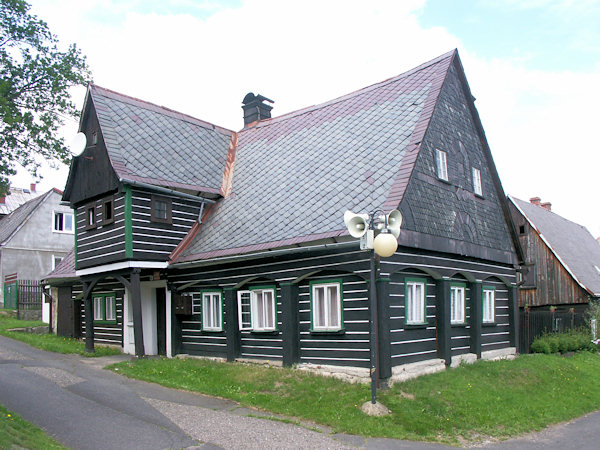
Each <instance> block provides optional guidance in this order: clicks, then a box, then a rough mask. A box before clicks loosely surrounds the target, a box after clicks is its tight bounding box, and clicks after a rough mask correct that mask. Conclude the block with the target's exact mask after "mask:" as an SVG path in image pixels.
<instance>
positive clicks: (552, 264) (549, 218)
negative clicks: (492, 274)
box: [509, 196, 600, 308]
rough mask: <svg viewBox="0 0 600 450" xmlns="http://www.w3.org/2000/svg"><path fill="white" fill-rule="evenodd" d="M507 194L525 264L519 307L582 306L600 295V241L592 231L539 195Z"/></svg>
mask: <svg viewBox="0 0 600 450" xmlns="http://www.w3.org/2000/svg"><path fill="white" fill-rule="evenodd" d="M509 199H510V210H511V213H512V215H513V221H514V223H515V225H516V227H517V230H518V233H519V240H520V241H521V246H522V248H523V251H524V254H525V255H524V257H525V263H526V266H525V267H526V270H525V271H524V275H523V280H522V283H521V284H520V288H519V306H520V307H525V306H529V307H531V308H535V307H539V306H548V305H554V306H559V305H566V307H569V308H570V307H578V306H579V307H582V306H585V305H586V304H587V303H588V302H589V301H590V300H591V299H598V298H600V245H598V242H597V241H596V240H595V239H594V237H593V236H592V235H591V234H590V232H589V231H588V230H587V229H586V228H585V227H584V226H582V225H579V224H576V223H574V222H571V221H570V220H567V219H565V218H564V217H561V216H559V215H558V214H556V213H553V212H552V211H551V204H550V203H549V202H545V203H542V202H541V199H540V198H539V197H533V198H531V199H530V201H529V202H526V201H523V200H519V199H518V198H515V197H512V196H510V197H509Z"/></svg>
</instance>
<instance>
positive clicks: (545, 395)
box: [111, 352, 600, 444]
mask: <svg viewBox="0 0 600 450" xmlns="http://www.w3.org/2000/svg"><path fill="white" fill-rule="evenodd" d="M111 369H112V370H114V371H116V372H117V373H120V374H123V375H126V376H129V377H132V378H137V379H141V380H146V381H151V382H155V383H159V384H162V385H164V386H169V387H173V388H178V389H186V390H190V391H197V392H202V393H205V394H209V395H213V396H218V397H223V398H228V399H232V400H235V401H238V402H240V403H241V404H242V405H245V406H250V407H254V408H259V409H262V410H267V411H271V412H274V413H278V414H283V415H286V416H289V417H296V418H298V419H303V420H310V421H314V422H317V423H320V424H324V425H328V426H331V427H332V428H333V430H334V431H335V432H344V433H351V434H359V435H363V436H379V437H391V438H400V439H411V440H427V441H440V442H446V443H451V444H465V443H468V442H481V441H484V440H486V439H506V438H509V437H511V436H516V435H518V434H522V433H525V432H528V431H534V430H540V429H542V428H544V427H545V426H547V425H550V424H553V423H557V422H562V421H566V420H569V419H573V418H575V417H579V416H581V415H583V414H585V413H587V412H590V411H594V410H597V409H600V381H599V380H598V377H597V375H598V373H600V356H598V355H597V354H594V353H589V352H582V353H578V354H575V355H574V356H571V357H561V356H556V355H541V354H537V355H523V356H520V357H519V358H517V359H516V360H513V361H479V362H477V363H476V364H473V365H465V366H461V367H458V368H456V369H452V370H447V371H445V372H440V373H437V374H433V375H427V376H423V377H420V378H417V379H414V380H410V381H407V382H404V383H401V384H396V385H394V386H393V387H392V388H391V389H390V390H387V391H380V392H379V393H378V400H379V401H381V402H382V403H383V404H384V405H386V406H387V407H388V408H389V409H390V410H391V411H392V414H391V415H389V416H386V417H369V416H366V415H365V414H363V413H362V412H361V410H360V406H361V404H362V403H364V402H365V401H368V400H370V398H371V397H370V389H369V386H368V385H359V384H349V383H344V382H341V381H339V380H336V379H332V378H325V377H320V376H316V375H312V374H308V373H305V372H302V371H298V370H293V369H287V368H276V367H265V366H262V365H248V364H241V363H219V362H214V361H207V360H199V359H164V358H163V359H139V360H136V361H131V362H122V363H118V364H115V365H113V366H111Z"/></svg>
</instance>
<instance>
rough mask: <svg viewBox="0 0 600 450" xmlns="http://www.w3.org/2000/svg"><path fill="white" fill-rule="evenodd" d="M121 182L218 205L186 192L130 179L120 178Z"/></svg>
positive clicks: (213, 201)
mask: <svg viewBox="0 0 600 450" xmlns="http://www.w3.org/2000/svg"><path fill="white" fill-rule="evenodd" d="M119 182H120V183H123V184H128V185H130V186H136V187H140V188H144V189H148V190H151V191H155V192H160V193H161V194H168V195H172V196H175V197H181V198H185V199H187V200H195V201H197V202H203V203H209V204H213V203H216V201H215V200H210V199H208V198H204V197H199V196H197V195H192V194H186V193H184V192H179V191H175V190H173V189H167V188H164V187H160V186H154V185H153V184H148V183H143V182H141V181H135V180H130V179H128V178H119Z"/></svg>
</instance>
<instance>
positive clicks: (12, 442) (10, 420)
mask: <svg viewBox="0 0 600 450" xmlns="http://www.w3.org/2000/svg"><path fill="white" fill-rule="evenodd" d="M15 448H32V449H38V448H39V449H55V448H56V449H64V448H66V447H63V446H62V445H60V444H59V443H58V442H56V441H55V440H54V439H52V438H51V437H49V436H47V435H46V434H45V433H44V432H43V431H42V430H41V429H39V428H38V427H36V426H35V425H32V424H30V423H29V422H27V421H26V420H23V419H22V418H21V417H19V416H18V415H17V414H15V413H13V412H11V411H8V410H7V409H5V408H3V407H2V406H0V449H15Z"/></svg>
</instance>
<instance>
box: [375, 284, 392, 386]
mask: <svg viewBox="0 0 600 450" xmlns="http://www.w3.org/2000/svg"><path fill="white" fill-rule="evenodd" d="M389 287H390V279H389V278H378V279H377V314H378V317H377V327H378V339H377V342H378V344H379V368H378V372H379V379H380V380H388V379H389V378H391V376H392V346H391V340H390V298H389Z"/></svg>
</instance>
